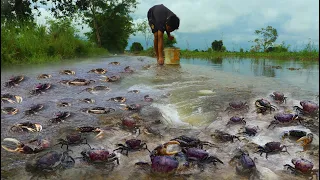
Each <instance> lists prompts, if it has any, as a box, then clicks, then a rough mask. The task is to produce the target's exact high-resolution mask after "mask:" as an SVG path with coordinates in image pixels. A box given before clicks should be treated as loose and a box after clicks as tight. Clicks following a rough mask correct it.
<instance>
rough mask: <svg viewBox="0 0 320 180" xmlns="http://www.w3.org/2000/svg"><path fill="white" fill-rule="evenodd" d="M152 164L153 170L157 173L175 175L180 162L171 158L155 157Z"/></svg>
mask: <svg viewBox="0 0 320 180" xmlns="http://www.w3.org/2000/svg"><path fill="white" fill-rule="evenodd" d="M151 163H152V164H151V169H152V171H153V172H156V173H165V174H170V173H174V172H175V171H176V170H177V169H178V167H179V161H178V160H177V159H176V158H174V157H171V156H154V157H152V159H151Z"/></svg>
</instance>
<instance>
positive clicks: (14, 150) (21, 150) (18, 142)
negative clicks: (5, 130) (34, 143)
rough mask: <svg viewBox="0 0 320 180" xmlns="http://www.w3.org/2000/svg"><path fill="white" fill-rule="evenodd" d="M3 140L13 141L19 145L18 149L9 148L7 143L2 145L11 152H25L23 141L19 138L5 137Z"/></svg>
mask: <svg viewBox="0 0 320 180" xmlns="http://www.w3.org/2000/svg"><path fill="white" fill-rule="evenodd" d="M3 141H7V142H13V143H15V144H16V145H17V148H16V149H10V148H8V147H7V146H5V145H1V147H2V148H3V149H4V150H6V151H9V152H23V149H22V147H23V146H24V144H23V143H21V142H20V141H19V140H17V139H14V138H4V139H3Z"/></svg>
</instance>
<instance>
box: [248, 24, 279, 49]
mask: <svg viewBox="0 0 320 180" xmlns="http://www.w3.org/2000/svg"><path fill="white" fill-rule="evenodd" d="M254 33H255V34H256V35H258V36H259V37H258V38H256V39H255V40H253V41H252V42H254V43H256V45H255V46H252V47H251V49H253V50H255V51H260V50H261V49H262V50H263V51H264V52H266V50H267V49H268V48H269V47H272V46H273V43H274V42H275V41H276V40H277V38H278V32H277V29H275V28H273V27H272V26H267V28H261V30H256V31H255V32H254Z"/></svg>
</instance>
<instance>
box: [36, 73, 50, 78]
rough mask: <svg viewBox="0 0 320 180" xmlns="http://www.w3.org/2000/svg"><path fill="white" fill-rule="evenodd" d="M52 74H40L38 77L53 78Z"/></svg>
mask: <svg viewBox="0 0 320 180" xmlns="http://www.w3.org/2000/svg"><path fill="white" fill-rule="evenodd" d="M51 77H52V76H51V74H40V75H39V76H38V77H37V78H38V79H47V78H51Z"/></svg>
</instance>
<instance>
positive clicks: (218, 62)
mask: <svg viewBox="0 0 320 180" xmlns="http://www.w3.org/2000/svg"><path fill="white" fill-rule="evenodd" d="M222 60H223V58H222V57H216V58H212V59H210V62H212V63H214V64H222Z"/></svg>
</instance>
